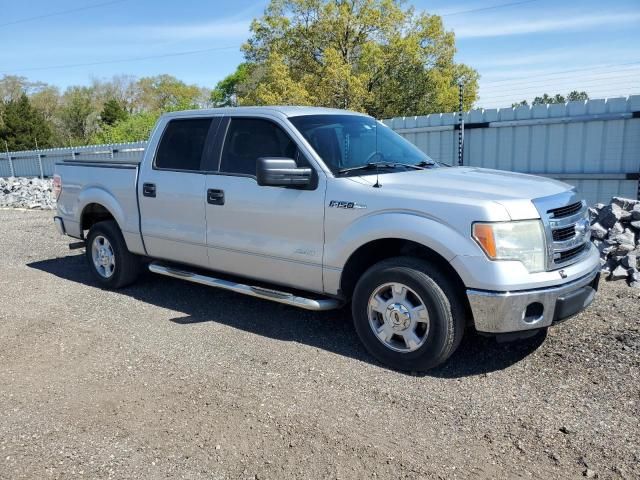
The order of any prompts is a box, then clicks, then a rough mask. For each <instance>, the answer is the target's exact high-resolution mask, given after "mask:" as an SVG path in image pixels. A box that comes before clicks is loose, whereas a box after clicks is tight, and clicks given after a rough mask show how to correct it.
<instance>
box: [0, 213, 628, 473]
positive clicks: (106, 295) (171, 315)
mask: <svg viewBox="0 0 640 480" xmlns="http://www.w3.org/2000/svg"><path fill="white" fill-rule="evenodd" d="M51 217H52V213H51V212H29V211H16V210H2V211H0V224H1V225H2V227H1V229H0V322H1V325H2V328H1V329H0V478H2V479H12V480H13V479H19V478H30V479H31V478H32V479H46V478H91V479H94V478H95V479H101V478H117V479H123V478H172V479H173V478H176V479H178V478H184V479H200V478H203V479H204V478H206V479H256V478H258V479H269V478H271V479H279V478H309V479H319V478H343V479H351V478H392V479H398V478H545V479H548V478H583V476H587V477H597V478H629V479H631V478H640V426H639V421H640V420H639V419H640V408H639V407H640V405H639V402H640V375H639V372H640V318H639V317H640V291H639V290H637V289H632V288H629V287H627V286H626V285H624V284H610V283H604V282H603V284H602V287H601V291H600V292H599V294H598V297H597V300H596V302H595V303H594V305H593V306H592V307H591V308H590V309H589V310H588V311H586V312H584V313H582V314H581V315H579V316H578V317H576V318H574V319H572V320H570V321H569V322H567V323H565V324H562V325H559V326H557V327H555V328H553V329H551V330H550V331H549V332H548V334H547V336H546V338H544V337H543V336H539V337H536V338H534V339H531V340H528V341H521V342H518V343H512V344H497V343H496V342H495V341H494V340H492V339H487V338H483V337H479V336H477V335H474V334H472V333H469V334H467V335H466V337H465V340H464V341H463V344H462V347H461V348H460V349H459V351H458V352H457V353H456V354H455V355H454V356H453V357H452V358H451V359H450V361H449V362H448V363H447V364H446V365H445V366H444V367H441V368H439V369H437V370H434V371H432V372H430V373H429V374H427V375H421V376H412V375H406V374H403V373H398V372H394V371H390V370H388V369H385V368H384V367H382V366H380V365H379V364H377V363H376V362H375V361H373V360H372V359H371V357H370V356H369V355H368V354H367V353H366V352H365V351H364V349H363V348H362V347H361V346H360V343H359V342H358V339H357V338H356V335H355V332H354V330H353V328H352V326H351V323H350V318H349V314H348V312H347V311H338V312H329V313H311V312H305V311H301V310H296V309H293V308H290V307H286V306H283V305H278V304H274V303H270V302H265V301H261V300H257V299H252V298H248V297H242V296H239V295H236V294H232V293H227V292H223V291H218V290H214V289H210V288H206V287H203V286H198V285H193V284H189V283H186V282H183V281H178V280H172V279H167V278H164V277H159V276H154V275H153V274H150V273H148V274H145V275H144V276H143V277H142V278H141V279H140V281H139V282H138V283H137V284H136V285H134V286H132V287H129V288H127V289H124V290H122V291H119V292H108V291H103V290H100V289H99V288H97V287H96V286H95V284H94V283H93V282H92V280H91V278H90V276H89V272H88V270H87V268H86V267H85V264H84V257H83V256H82V252H83V251H78V250H75V251H70V250H68V248H67V244H68V239H66V238H63V237H60V236H58V235H57V234H56V233H55V231H54V227H53V223H52V220H51Z"/></svg>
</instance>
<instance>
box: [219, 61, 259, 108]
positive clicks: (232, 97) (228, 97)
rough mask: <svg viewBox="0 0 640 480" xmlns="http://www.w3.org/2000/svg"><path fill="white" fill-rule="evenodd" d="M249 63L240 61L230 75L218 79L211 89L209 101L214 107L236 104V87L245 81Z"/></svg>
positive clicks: (247, 75) (247, 76) (248, 73)
mask: <svg viewBox="0 0 640 480" xmlns="http://www.w3.org/2000/svg"><path fill="white" fill-rule="evenodd" d="M250 69H251V67H250V65H249V64H248V63H241V64H240V65H238V68H237V69H236V71H235V72H233V73H232V74H231V75H227V76H226V77H225V78H223V79H222V80H220V81H219V82H218V83H217V84H216V86H215V88H214V89H213V90H211V103H212V104H213V106H214V107H235V106H237V105H238V96H239V95H238V93H239V92H238V87H239V85H241V84H243V83H244V82H246V81H247V79H248V78H249V75H250Z"/></svg>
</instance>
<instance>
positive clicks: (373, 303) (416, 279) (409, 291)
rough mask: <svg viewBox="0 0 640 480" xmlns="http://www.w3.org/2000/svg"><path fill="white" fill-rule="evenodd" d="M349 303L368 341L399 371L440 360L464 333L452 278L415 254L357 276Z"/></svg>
mask: <svg viewBox="0 0 640 480" xmlns="http://www.w3.org/2000/svg"><path fill="white" fill-rule="evenodd" d="M351 308H352V314H353V321H354V324H355V328H356V331H357V333H358V336H359V337H360V340H361V341H362V343H363V344H364V346H365V347H366V348H367V350H368V351H369V352H370V353H371V354H372V355H373V356H374V357H375V358H377V359H378V360H379V361H380V362H382V363H384V364H385V365H388V366H389V367H391V368H393V369H396V370H405V371H425V370H428V369H430V368H433V367H435V366H437V365H440V364H442V363H443V362H444V361H446V360H447V359H448V358H449V357H450V356H451V354H452V353H453V352H454V351H455V349H456V348H457V347H458V345H459V344H460V341H461V340H462V335H463V333H464V312H465V309H464V307H463V303H462V302H461V301H459V299H458V297H457V295H456V291H455V289H454V287H453V284H452V282H451V281H450V280H449V279H448V278H447V276H446V275H444V274H443V273H441V272H440V271H439V270H438V269H437V268H435V267H434V266H433V265H430V264H429V263H427V262H425V261H423V260H419V259H416V258H410V257H396V258H391V259H388V260H384V261H382V262H380V263H377V264H376V265H374V266H372V267H371V268H370V269H369V270H367V271H366V272H365V273H364V275H363V276H362V277H361V278H360V280H359V281H358V283H357V285H356V288H355V291H354V295H353V300H352V303H351Z"/></svg>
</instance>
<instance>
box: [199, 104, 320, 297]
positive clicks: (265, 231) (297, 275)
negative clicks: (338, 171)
mask: <svg viewBox="0 0 640 480" xmlns="http://www.w3.org/2000/svg"><path fill="white" fill-rule="evenodd" d="M223 130H224V132H223ZM223 133H224V136H223V135H222V134H223ZM294 136H295V132H294V131H293V129H291V127H288V126H287V125H284V124H279V123H277V122H275V121H274V120H271V119H268V118H257V117H252V118H248V117H230V118H225V120H224V121H223V126H221V128H220V135H219V137H218V138H219V139H222V138H223V139H224V140H223V144H222V145H221V155H220V163H219V171H218V173H217V174H211V175H208V176H207V180H206V184H207V185H206V188H207V193H208V198H207V206H206V210H207V244H208V247H209V262H210V266H211V268H212V269H214V270H220V271H224V272H230V273H234V274H237V275H242V276H246V277H251V278H255V279H259V280H266V281H268V282H271V283H278V284H282V285H287V286H292V287H297V288H300V289H305V290H312V291H318V292H321V291H322V250H323V230H324V225H323V218H324V192H325V181H326V180H325V176H324V173H318V172H317V169H316V168H314V166H313V165H311V164H310V163H309V162H308V160H307V156H306V154H305V152H304V151H303V150H302V149H301V148H300V147H299V145H298V143H297V142H296V140H295V137H294ZM260 157H280V158H292V159H294V160H296V163H297V164H298V166H300V167H302V166H309V167H311V168H312V169H313V170H314V172H315V173H314V175H315V185H314V186H312V187H310V188H308V189H297V188H286V187H267V186H259V185H258V183H257V181H256V161H257V159H258V158H260Z"/></svg>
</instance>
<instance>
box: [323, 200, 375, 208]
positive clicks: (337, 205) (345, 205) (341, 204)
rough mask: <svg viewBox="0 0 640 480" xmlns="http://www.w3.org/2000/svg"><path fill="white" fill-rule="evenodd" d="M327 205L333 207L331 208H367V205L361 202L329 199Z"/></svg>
mask: <svg viewBox="0 0 640 480" xmlns="http://www.w3.org/2000/svg"><path fill="white" fill-rule="evenodd" d="M329 206H330V207H333V208H355V209H363V208H367V206H366V205H363V204H362V203H356V202H342V201H339V200H331V201H330V202H329Z"/></svg>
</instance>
